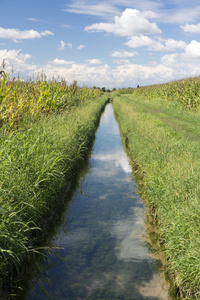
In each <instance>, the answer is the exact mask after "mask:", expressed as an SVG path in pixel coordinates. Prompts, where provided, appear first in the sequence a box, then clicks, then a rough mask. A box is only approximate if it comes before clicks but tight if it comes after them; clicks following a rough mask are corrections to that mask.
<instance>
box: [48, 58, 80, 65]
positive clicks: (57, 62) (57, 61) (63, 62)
mask: <svg viewBox="0 0 200 300" xmlns="http://www.w3.org/2000/svg"><path fill="white" fill-rule="evenodd" d="M49 63H50V64H54V65H61V66H63V65H71V64H73V63H74V61H67V60H64V59H59V58H55V59H54V60H53V61H49Z"/></svg>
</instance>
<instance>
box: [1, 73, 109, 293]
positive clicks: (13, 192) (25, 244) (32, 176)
mask: <svg viewBox="0 0 200 300" xmlns="http://www.w3.org/2000/svg"><path fill="white" fill-rule="evenodd" d="M106 101H107V97H106V96H104V95H103V96H102V95H101V92H100V91H99V90H97V89H89V88H79V87H78V86H77V83H76V82H74V83H73V84H71V85H67V84H66V83H65V82H64V81H61V82H56V81H55V80H53V81H51V82H47V81H46V79H45V78H40V79H39V80H38V81H37V82H22V81H20V79H18V80H17V81H14V80H13V81H10V80H9V78H8V76H7V74H5V75H4V78H3V79H2V80H1V81H0V107H1V116H0V122H1V128H0V143H1V149H0V177H1V178H0V182H1V184H0V201H1V206H0V215H1V221H0V229H1V230H0V231H1V234H0V244H1V247H0V262H1V263H0V290H1V292H2V293H3V292H8V293H15V292H16V288H18V284H19V283H18V282H17V279H18V278H20V273H21V272H22V271H23V266H25V265H26V262H28V261H29V259H30V257H32V256H33V255H34V253H35V254H37V253H40V252H41V249H40V246H39V244H40V240H41V238H42V237H43V236H45V228H46V227H47V224H48V222H49V220H50V219H51V217H52V214H53V212H54V211H56V208H57V207H58V206H59V201H61V195H62V193H63V191H64V189H65V188H66V186H67V185H68V184H69V183H70V182H71V180H72V179H73V177H74V175H75V173H76V168H77V165H78V163H79V161H80V160H82V159H83V157H84V154H85V153H86V152H87V149H88V145H89V144H90V142H91V141H92V139H93V137H94V133H95V130H96V127H97V126H98V122H99V118H100V115H101V111H102V109H103V108H104V106H105V103H106ZM59 199H60V200H59ZM13 281H15V282H14V283H13ZM12 284H13V286H12Z"/></svg>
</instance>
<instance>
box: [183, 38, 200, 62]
mask: <svg viewBox="0 0 200 300" xmlns="http://www.w3.org/2000/svg"><path fill="white" fill-rule="evenodd" d="M185 55H186V56H187V57H190V58H200V43H199V42H197V41H191V43H190V44H188V45H187V46H186V48H185Z"/></svg>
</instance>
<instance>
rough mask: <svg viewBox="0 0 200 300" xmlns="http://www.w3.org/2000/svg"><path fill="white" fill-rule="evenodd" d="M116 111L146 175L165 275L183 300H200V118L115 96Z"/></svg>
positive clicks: (154, 101)
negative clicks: (163, 257) (162, 255)
mask: <svg viewBox="0 0 200 300" xmlns="http://www.w3.org/2000/svg"><path fill="white" fill-rule="evenodd" d="M136 92H137V91H136ZM137 93H141V92H139V91H138V92H137ZM113 107H114V111H115V113H116V115H117V117H118V120H119V124H120V128H121V131H122V133H123V135H124V136H125V137H126V139H127V141H128V146H129V150H130V153H131V156H132V158H133V160H134V162H135V164H136V165H137V167H138V169H140V171H141V172H142V174H143V179H142V182H143V186H144V189H143V197H144V198H145V199H147V201H148V204H149V219H150V220H151V217H153V220H154V222H155V223H156V226H157V235H158V236H157V237H158V240H157V242H158V244H159V247H160V248H161V249H162V250H163V251H164V255H165V263H166V266H165V268H166V271H167V272H168V274H170V276H171V278H173V283H174V285H175V286H176V287H177V289H178V291H179V296H180V298H181V299H200V263H199V262H200V235H199V232H200V199H199V196H200V185H199V182H200V164H199V154H200V153H199V149H200V147H199V146H200V142H199V141H200V140H199V137H200V129H199V123H200V113H199V111H198V110H190V111H188V110H186V109H185V108H184V107H183V105H182V103H179V102H178V101H164V100H163V99H162V100H161V99H158V98H153V97H150V98H149V97H144V95H142V94H141V95H139V94H137V95H136V94H133V95H118V96H117V95H116V96H114V99H113Z"/></svg>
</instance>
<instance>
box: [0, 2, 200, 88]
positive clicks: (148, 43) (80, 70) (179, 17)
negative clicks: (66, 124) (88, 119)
mask: <svg viewBox="0 0 200 300" xmlns="http://www.w3.org/2000/svg"><path fill="white" fill-rule="evenodd" d="M122 3H123V4H122ZM0 12H1V13H0V64H1V62H2V60H3V59H5V61H6V71H7V72H8V73H9V76H10V78H12V77H13V76H18V75H19V76H20V77H21V78H22V79H24V80H26V79H27V78H32V79H36V78H37V76H38V74H41V72H44V73H45V75H46V76H47V78H48V79H52V78H53V77H54V78H65V80H66V81H67V82H68V83H69V84H70V83H72V82H73V80H77V81H78V84H79V86H88V87H92V86H98V87H103V86H104V87H106V88H113V87H115V88H123V87H129V86H130V87H136V86H137V85H140V86H142V85H149V84H157V83H165V82H169V81H172V80H176V79H181V78H186V77H190V76H199V75H200V2H199V0H191V1H188V0H187V1H186V0H173V1H172V0H167V1H164V0H158V1H151V0H144V1H141V0H131V1H130V0H124V1H119V0H107V1H98V0H94V1H91V0H72V1H67V0H34V1H31V0H30V1H27V0H26V1H25V0H18V1H16V0H0ZM13 69H14V73H13V71H12V70H13Z"/></svg>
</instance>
